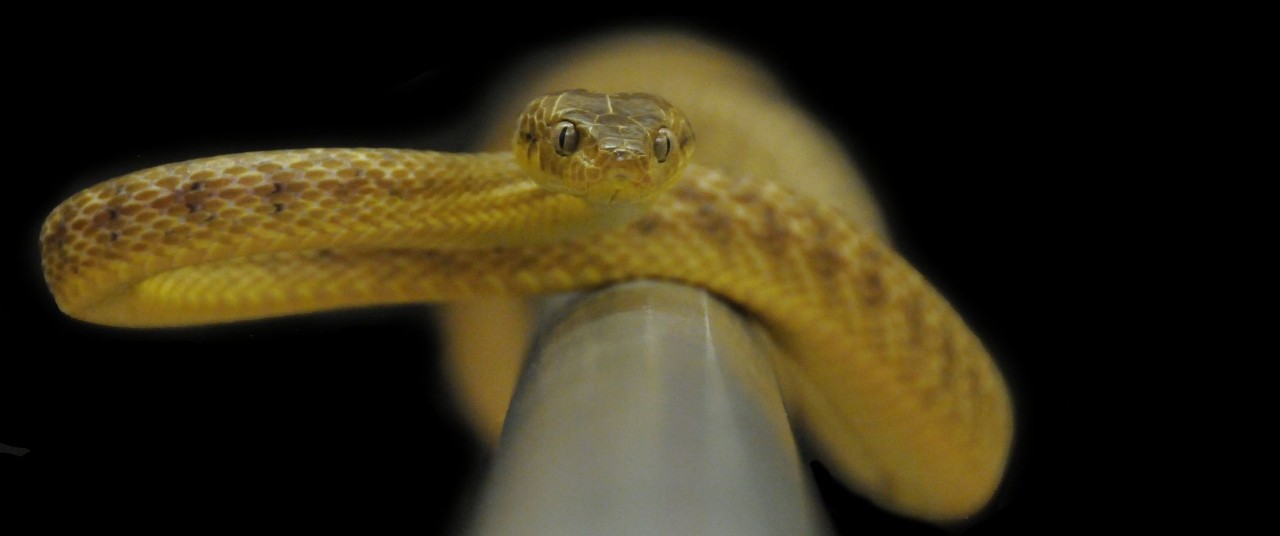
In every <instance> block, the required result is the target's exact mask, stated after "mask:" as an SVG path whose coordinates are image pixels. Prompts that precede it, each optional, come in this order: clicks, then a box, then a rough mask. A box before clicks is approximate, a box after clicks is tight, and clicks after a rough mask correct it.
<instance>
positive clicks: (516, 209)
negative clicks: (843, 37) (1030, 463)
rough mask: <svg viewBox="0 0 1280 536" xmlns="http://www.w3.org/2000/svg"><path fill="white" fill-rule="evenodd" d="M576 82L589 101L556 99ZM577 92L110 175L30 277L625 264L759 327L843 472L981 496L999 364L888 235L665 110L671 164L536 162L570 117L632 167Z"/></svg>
mask: <svg viewBox="0 0 1280 536" xmlns="http://www.w3.org/2000/svg"><path fill="white" fill-rule="evenodd" d="M567 95H577V97H572V96H571V97H570V98H571V99H574V98H578V97H581V98H582V99H585V100H589V99H592V98H596V97H592V96H589V95H588V94H585V93H575V94H557V95H555V96H552V97H548V98H550V99H552V100H555V101H561V100H563V99H565V98H566V96H567ZM583 95H588V96H586V97H583ZM630 98H634V97H631V96H628V97H627V98H626V99H623V98H619V97H618V96H614V97H612V99H613V100H617V101H625V100H627V99H630ZM640 98H642V97H640ZM544 100H545V99H544ZM605 100H610V97H605ZM645 102H648V101H645ZM656 102H659V104H656V105H651V106H652V107H655V108H657V109H658V110H660V111H661V110H671V108H669V107H668V105H666V104H665V101H661V100H660V99H659V100H658V101H656ZM590 106H593V105H592V104H588V103H576V104H573V105H572V106H559V107H557V106H554V105H547V106H541V105H539V103H538V102H537V101H536V102H535V103H534V104H533V105H531V107H530V109H529V111H527V112H526V113H525V114H523V115H522V116H521V117H522V119H521V122H520V125H521V126H520V127H519V128H517V130H516V133H515V135H514V137H515V139H516V143H515V146H516V150H515V151H514V154H513V153H512V152H505V153H477V154H450V153H439V152H430V151H416V150H400V149H310V150H285V151H267V152H255V153H244V154H236V155H226V156H215V157H212V158H203V159H198V160H192V161H187V162H181V163H175V164H169V165H164V166H159V167H155V168H151V169H147V170H142V171H138V172H136V173H132V174H129V175H125V176H122V177H119V178H116V179H113V180H110V181H107V182H104V183H101V184H98V185H96V186H93V187H90V188H88V189H86V190H84V191H82V192H80V193H78V194H76V195H74V196H73V197H71V198H70V199H68V200H67V201H65V202H64V203H62V204H61V205H59V206H58V207H57V208H55V209H54V210H53V212H52V214H51V215H50V216H49V218H48V220H47V221H46V222H45V225H44V227H43V229H42V236H41V248H42V253H43V261H44V271H45V277H46V280H47V282H48V284H49V288H50V290H51V292H52V293H53V295H54V298H55V299H56V301H57V302H58V304H59V306H60V307H61V308H62V310H63V311H65V312H66V313H68V314H69V315H71V316H74V317H76V318H80V319H83V320H87V321H91V322H97V323H102V324H109V325H115V326H128V327H147V326H177V325H190V324H202V323H211V322H227V321H237V320H245V319H251V318H262V317H268V316H276V315H285V314H295V313H302V312H308V311H319V310H326V309H333V308H339V307H353V306H360V305H372V304H384V303H404V302H423V301H429V302H438V301H451V300H465V299H471V298H477V297H491V296H512V297H525V296H533V295H540V294H547V293H555V292H562V291H571V290H578V289H584V288H592V287H598V286H601V285H606V284H609V283H613V282H620V281H627V280H633V279H639V278H653V279H663V280H671V281H678V282H682V283H687V284H690V285H696V286H699V287H703V288H706V289H708V290H710V291H712V292H714V293H716V294H718V295H720V296H723V297H724V298H726V299H728V300H730V301H732V302H733V303H735V304H738V305H739V306H741V307H742V308H743V309H745V310H746V311H749V312H750V313H751V314H753V315H755V316H756V317H757V318H759V319H760V321H761V322H762V323H763V325H764V326H766V327H767V328H768V330H769V332H770V333H771V335H772V336H773V339H774V340H775V341H776V343H777V347H778V348H779V349H780V352H779V355H778V356H777V357H776V359H775V366H776V368H777V370H778V375H779V378H780V382H781V384H782V385H781V387H782V390H783V393H784V396H785V399H786V402H787V404H788V407H789V410H790V411H792V412H793V413H795V414H796V415H798V416H799V417H800V419H801V420H802V421H803V423H804V429H805V430H806V431H807V432H808V433H809V434H810V435H811V436H812V437H813V439H814V443H815V444H816V445H817V446H818V448H819V450H820V451H821V454H822V455H823V456H824V459H825V460H826V461H827V463H828V464H829V466H831V467H832V469H833V472H835V473H836V474H837V475H839V476H841V477H843V479H844V480H845V481H846V482H847V483H849V484H850V485H852V486H853V487H855V488H856V489H858V490H860V491H862V492H863V493H865V494H867V495H868V496H869V497H871V498H872V499H873V500H875V501H876V502H877V503H879V504H881V505H883V506H885V507H887V508H890V509H893V510H895V511H899V512H902V513H906V514H909V515H913V516H917V517H921V518H924V519H930V520H952V519H956V518H960V517H964V516H967V515H970V514H972V513H973V512H974V511H976V510H977V509H979V508H981V507H982V506H983V505H984V504H985V503H986V502H987V501H988V500H989V498H990V497H991V495H992V493H993V492H994V490H995V488H996V486H997V485H998V484H999V481H1000V478H1001V475H1002V473H1003V470H1004V464H1005V461H1006V458H1007V455H1008V450H1009V445H1010V441H1011V437H1012V417H1011V409H1010V402H1009V398H1008V394H1007V391H1006V388H1005V385H1004V382H1003V380H1002V378H1001V375H1000V373H999V372H998V370H997V369H996V367H995V365H994V363H993V361H992V360H991V358H990V356H989V355H988V354H987V352H986V350H985V349H984V348H983V345H982V344H981V342H980V341H979V340H978V339H977V337H976V336H975V335H974V334H973V333H972V332H971V331H970V330H969V329H968V327H967V326H966V325H965V324H964V322H963V320H962V319H961V318H960V316H959V315H958V314H956V312H955V311H954V310H953V309H952V308H951V307H950V305H948V303H947V302H946V300H945V299H943V298H942V297H941V296H940V295H939V294H938V293H937V292H936V291H935V290H934V289H933V288H932V287H931V286H930V285H929V284H928V283H927V282H926V281H925V280H924V278H923V277H922V276H921V275H920V274H919V273H918V272H916V271H915V270H914V269H913V268H911V266H910V265H909V264H908V263H907V262H906V261H904V260H903V259H902V258H901V257H900V256H899V255H898V254H897V253H895V252H894V250H893V249H892V248H891V247H890V246H888V245H887V243H886V242H885V241H884V240H883V239H882V238H881V233H879V232H877V231H874V230H869V228H868V226H867V225H864V224H860V223H856V222H853V221H850V218H849V217H847V216H846V214H845V213H842V212H841V210H839V209H837V208H833V207H831V206H828V205H826V204H823V203H819V202H817V201H814V200H812V199H811V198H809V197H807V196H804V195H799V194H797V193H795V192H794V191H793V190H791V189H789V188H788V187H786V186H783V185H780V184H778V183H777V182H775V181H773V180H769V178H767V177H760V176H754V175H752V174H743V173H726V172H724V171H722V170H720V169H719V168H714V167H706V166H702V165H698V164H697V163H688V164H687V167H685V166H686V163H685V156H686V154H685V152H686V151H688V150H691V146H692V134H691V133H686V132H685V131H684V129H683V128H677V127H676V125H675V123H678V122H679V121H681V120H682V119H681V118H680V117H679V116H678V114H677V113H676V112H669V113H668V115H667V116H665V117H662V118H660V119H659V120H657V121H655V122H653V124H652V125H647V126H646V127H645V128H644V129H642V130H643V131H644V134H643V135H644V136H647V137H646V138H642V140H647V141H641V142H636V143H637V144H638V146H642V147H640V153H645V152H651V151H653V150H654V149H655V147H657V146H659V144H660V142H658V141H655V140H658V139H660V138H656V137H655V136H657V134H655V130H654V128H655V127H659V128H661V127H666V128H668V129H669V130H668V131H667V134H664V135H670V136H673V137H672V138H670V139H667V140H666V141H664V142H661V143H669V144H672V145H669V146H667V147H666V149H667V150H668V151H671V152H673V154H672V155H671V157H670V158H668V159H667V160H666V162H654V161H653V158H654V157H653V155H652V154H640V156H636V157H635V158H637V159H640V158H644V159H649V160H647V162H648V163H646V164H644V165H645V166H649V167H645V168H644V169H643V170H640V171H636V172H635V173H625V174H621V175H619V176H618V177H613V176H612V175H610V174H609V172H607V171H606V172H597V174H596V175H595V176H591V177H587V176H586V175H582V174H581V172H580V171H579V172H575V173H577V174H574V173H570V174H565V173H562V172H559V171H556V172H555V173H550V172H548V173H550V174H549V175H548V177H549V178H545V177H544V178H537V177H538V176H539V175H540V174H543V173H544V170H546V169H547V168H548V165H547V164H546V163H547V162H548V161H554V162H559V161H560V159H561V158H562V155H558V154H557V153H556V150H555V148H556V147H557V146H558V145H557V144H559V143H561V142H562V141H563V140H559V139H556V136H562V135H564V134H565V133H564V131H563V130H558V129H557V128H556V127H557V125H559V124H560V122H561V121H564V120H566V118H569V119H572V121H573V123H574V124H575V125H578V126H579V127H580V128H575V130H574V134H573V135H576V136H581V139H580V140H579V142H580V143H581V144H583V145H587V146H591V147H590V150H591V151H592V152H591V153H590V154H591V155H593V158H596V159H597V160H600V161H602V162H603V163H604V164H605V167H601V168H593V169H606V170H607V169H619V168H616V167H614V168H611V167H607V166H608V165H609V164H610V163H611V162H622V161H623V160H626V161H628V162H630V161H631V160H630V158H631V157H630V156H627V157H625V158H624V156H625V155H623V154H622V153H623V152H624V151H623V149H626V148H625V147H622V146H619V145H616V144H615V145H608V144H607V143H604V142H602V141H601V140H603V139H604V137H603V136H602V135H600V134H599V133H598V132H593V131H591V128H588V127H589V126H590V125H594V126H599V124H598V123H594V122H591V121H596V120H592V119H587V118H583V117H576V118H572V117H570V116H571V115H573V114H572V113H570V112H582V111H583V110H584V109H587V108H588V107H590ZM608 106H609V107H612V106H614V102H610V103H609V104H608ZM597 113H598V114H599V115H601V116H603V115H608V113H607V111H599V112H597ZM633 113H634V112H627V113H623V114H622V116H624V117H626V116H628V115H629V114H633ZM672 114H676V115H672ZM579 115H581V113H579ZM631 117H635V116H634V115H632V116H631ZM638 122H640V123H643V122H644V121H638ZM588 123H590V125H588ZM695 126H696V125H695ZM616 130H617V129H614V131H616ZM700 136H701V135H700ZM592 144H595V145H592ZM623 145H626V144H625V143H624V144H623ZM606 146H608V147H606ZM620 147H621V148H620ZM605 149H607V150H605ZM582 150H583V151H586V150H587V148H586V147H584V148H583V149H582ZM628 150H629V149H628ZM571 153H574V151H571ZM637 154H639V153H637ZM636 165H640V164H636ZM667 168H671V169H667ZM679 168H684V169H683V173H680V171H681V169H679ZM637 169H639V168H637ZM600 173H603V176H601V175H600ZM623 175H625V180H624V177H623ZM677 176H679V179H678V180H677V179H675V177H677ZM564 177H578V178H580V179H581V178H582V177H587V178H586V179H584V180H585V182H582V183H573V182H572V181H571V180H566V179H564ZM535 178H536V180H535ZM548 181H550V182H551V184H550V185H549V186H548V185H546V184H544V185H539V184H538V183H539V182H543V183H546V182H548ZM621 183H626V184H633V183H634V184H639V186H636V187H635V188H634V190H628V189H626V188H631V187H630V186H627V187H626V188H622V187H617V186H616V185H617V184H621ZM601 185H604V186H601Z"/></svg>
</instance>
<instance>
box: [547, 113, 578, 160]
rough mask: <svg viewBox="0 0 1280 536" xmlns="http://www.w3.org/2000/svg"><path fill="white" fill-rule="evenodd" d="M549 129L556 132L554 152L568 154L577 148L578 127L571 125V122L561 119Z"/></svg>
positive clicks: (561, 154)
mask: <svg viewBox="0 0 1280 536" xmlns="http://www.w3.org/2000/svg"><path fill="white" fill-rule="evenodd" d="M551 129H552V132H555V134H556V154H558V155H560V156H569V154H570V153H572V152H574V151H576V150H578V129H577V127H575V126H573V123H570V122H568V121H561V122H559V123H556V124H555V126H554V127H551Z"/></svg>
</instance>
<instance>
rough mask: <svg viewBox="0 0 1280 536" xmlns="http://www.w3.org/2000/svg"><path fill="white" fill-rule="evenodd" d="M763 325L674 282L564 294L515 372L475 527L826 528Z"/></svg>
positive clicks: (644, 530)
mask: <svg viewBox="0 0 1280 536" xmlns="http://www.w3.org/2000/svg"><path fill="white" fill-rule="evenodd" d="M761 333H762V331H761V330H759V328H757V327H755V326H754V325H753V324H751V323H750V322H749V321H747V320H745V319H744V318H743V317H742V316H741V315H739V314H737V313H735V312H734V311H733V310H732V309H730V308H729V307H728V306H726V305H724V304H723V303H721V302H719V301H717V300H716V299H715V298H714V297H711V296H710V295H708V294H707V293H706V292H704V291H701V290H697V289H693V288H689V287H683V286H679V285H674V284H667V283H652V282H639V283H632V284H626V285H619V286H616V287H612V288H609V289H606V290H604V291H600V292H597V293H594V294H590V295H587V296H585V297H584V298H582V299H581V300H579V301H577V302H575V303H573V304H571V305H569V306H568V307H567V312H564V313H563V316H560V317H558V319H557V320H556V321H554V322H552V323H550V324H549V326H548V327H547V328H546V329H544V330H543V331H542V333H541V334H540V335H539V340H538V343H537V344H536V345H535V348H534V349H533V354H532V355H531V357H530V359H531V361H530V362H529V364H528V365H527V368H526V371H525V373H524V376H523V377H522V378H521V380H520V383H519V385H518V386H517V389H516V394H515V398H514V399H513V400H512V403H511V407H510V410H509V412H508V415H507V420H506V424H505V427H504V430H503V434H502V441H501V444H500V446H499V448H498V451H497V453H496V454H495V459H494V464H493V467H492V470H491V473H490V475H489V476H488V481H487V482H486V484H485V488H484V489H483V490H482V492H481V497H480V501H481V502H480V504H479V505H478V507H477V510H476V512H475V515H476V518H475V520H474V523H473V526H472V529H473V530H472V532H473V533H474V534H478V535H486V536H487V535H507V534H512V535H514V534H519V535H552V534H554V535H557V536H563V535H578V534H581V535H588V534H590V535H598V534H611V535H641V534H644V535H650V534H663V535H666V534H733V535H756V534H824V533H825V532H826V525H825V521H824V520H823V519H822V518H821V516H820V515H819V514H818V512H819V509H818V508H817V506H816V505H815V503H814V501H813V493H812V488H811V484H810V483H809V479H808V471H807V469H806V468H805V465H804V464H803V463H802V462H801V460H800V458H799V456H798V454H797V452H796V446H795V442H794V440H793V439H792V434H791V430H790V427H789V426H788V424H787V419H786V415H785V413H784V411H783V408H782V401H781V398H780V396H779V393H778V388H777V382H776V381H775V378H774V375H773V369H772V366H771V365H770V363H769V361H768V359H767V356H766V355H765V352H764V351H763V350H762V345H763V344H768V343H767V342H766V341H763V340H762V338H763V336H762V335H761Z"/></svg>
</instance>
